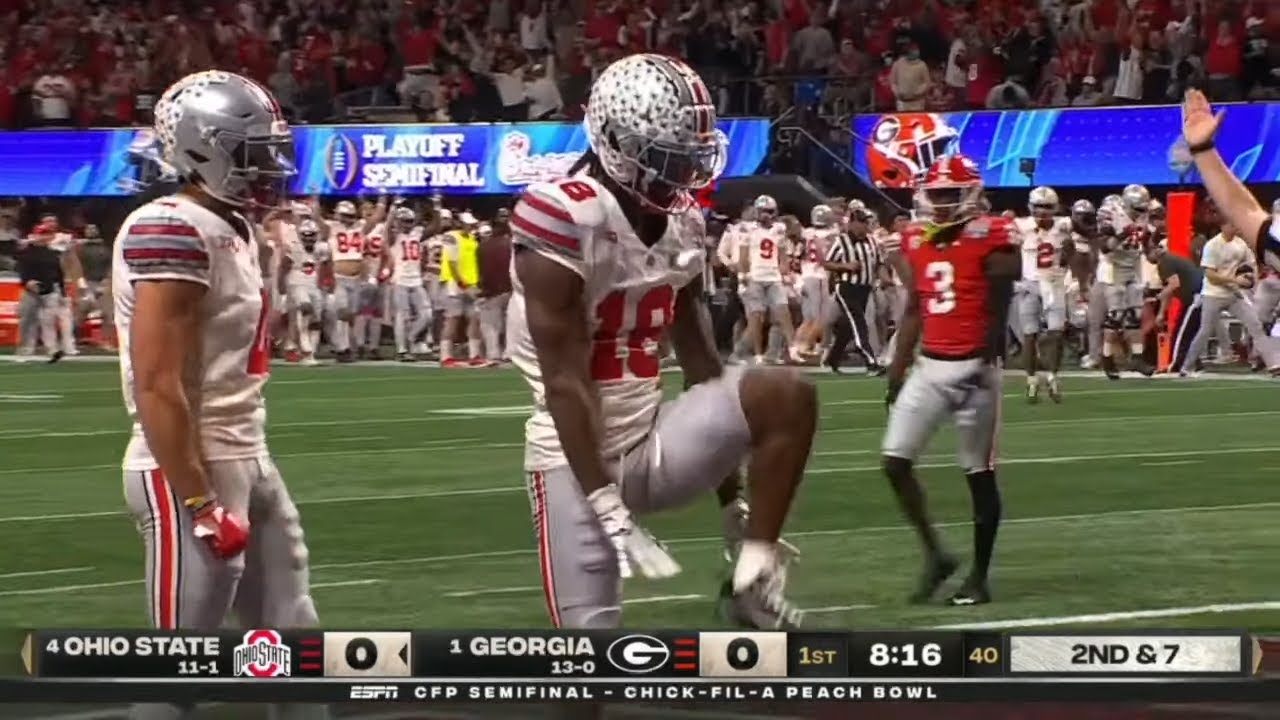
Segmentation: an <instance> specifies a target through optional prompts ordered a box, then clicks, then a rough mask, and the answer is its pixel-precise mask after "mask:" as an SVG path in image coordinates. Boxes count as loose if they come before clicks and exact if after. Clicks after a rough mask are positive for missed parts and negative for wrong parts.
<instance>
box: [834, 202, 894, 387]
mask: <svg viewBox="0 0 1280 720" xmlns="http://www.w3.org/2000/svg"><path fill="white" fill-rule="evenodd" d="M872 219H873V218H872V215H871V211H869V210H866V209H863V208H855V209H854V210H853V211H852V213H851V214H850V216H849V226H848V228H847V232H844V233H841V234H840V236H839V237H837V238H836V241H835V242H833V243H831V247H829V248H828V249H827V257H826V261H825V262H824V263H823V267H825V268H826V269H827V272H829V273H830V274H831V287H832V288H833V290H832V294H833V295H834V300H835V304H836V308H837V310H838V312H837V313H836V322H835V332H834V335H833V337H832V343H831V349H830V350H829V351H828V353H827V357H826V364H827V366H828V367H830V368H831V370H832V371H833V372H836V373H839V372H840V364H841V363H842V362H843V361H844V356H845V350H846V348H847V347H848V345H849V341H850V340H852V341H853V346H854V348H856V349H857V351H858V352H859V353H861V354H862V358H863V360H864V361H865V362H866V365H867V372H868V373H870V374H873V375H883V374H884V368H882V367H881V366H880V364H879V363H877V362H876V354H875V350H874V349H872V347H871V343H870V335H869V334H868V332H867V303H868V302H869V301H870V300H871V291H872V290H873V289H874V286H875V282H876V278H877V274H876V273H877V271H878V269H879V267H880V248H879V247H878V246H877V244H876V242H875V241H874V240H873V239H872V238H871V220H872Z"/></svg>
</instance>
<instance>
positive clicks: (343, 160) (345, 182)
mask: <svg viewBox="0 0 1280 720" xmlns="http://www.w3.org/2000/svg"><path fill="white" fill-rule="evenodd" d="M359 169H360V153H359V152H358V151H357V150H356V143H355V141H354V140H352V139H351V138H349V137H347V136H346V135H343V134H342V133H334V134H333V135H330V136H329V140H328V141H327V142H326V143H325V144H324V179H325V180H327V181H329V185H331V186H332V187H333V189H335V190H346V189H347V188H349V187H351V186H352V185H353V184H355V181H356V174H357V171H358V170H359Z"/></svg>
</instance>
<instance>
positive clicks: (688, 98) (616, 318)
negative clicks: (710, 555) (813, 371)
mask: <svg viewBox="0 0 1280 720" xmlns="http://www.w3.org/2000/svg"><path fill="white" fill-rule="evenodd" d="M711 103H712V98H711V94H710V92H708V90H707V87H706V85H704V84H703V82H702V80H701V78H699V77H698V75H697V74H696V73H695V72H694V71H693V70H691V69H689V67H688V66H687V65H685V64H684V63H682V62H679V61H677V60H673V59H671V58H668V57H665V56H661V55H650V54H640V55H631V56H629V57H626V58H623V59H622V60H618V61H617V62H615V63H613V64H612V65H610V66H609V67H608V68H606V69H605V70H604V72H603V73H601V75H600V77H599V78H598V79H597V80H596V82H595V85H594V86H593V88H592V91H591V99H590V101H589V103H588V106H587V121H586V128H587V138H588V142H589V143H590V150H589V151H588V153H587V154H586V155H585V156H584V157H583V158H582V160H581V161H579V163H578V164H577V166H576V167H575V170H574V171H572V172H571V173H570V175H571V177H569V178H566V179H563V180H559V181H555V182H548V183H539V184H535V185H533V186H531V187H530V188H529V189H528V190H527V191H526V193H525V195H524V197H523V198H522V199H521V201H520V203H519V205H517V206H516V209H515V211H514V213H513V215H512V221H511V227H512V231H513V233H514V236H513V241H514V251H513V256H512V283H513V294H512V299H511V305H510V309H509V312H508V320H509V328H510V332H509V335H510V339H511V343H512V345H511V357H512V360H513V362H514V363H515V365H516V366H517V367H518V368H519V369H520V371H521V372H522V373H523V374H524V376H525V379H526V380H527V381H528V383H529V385H530V387H531V388H532V390H533V397H534V413H533V417H531V418H530V419H529V421H528V423H527V424H526V426H525V427H526V433H527V435H526V445H525V469H526V471H527V472H528V480H529V495H530V498H531V500H532V503H533V517H534V523H535V526H536V528H537V542H538V553H539V559H540V568H541V570H542V573H543V584H544V589H545V591H546V599H547V609H548V610H549V611H550V613H551V617H552V621H553V622H554V623H555V624H556V625H557V626H560V627H570V628H584V627H592V628H609V627H617V626H618V625H619V623H620V622H621V619H622V618H621V615H622V604H621V597H620V594H621V590H622V584H621V582H620V580H621V578H624V577H629V576H631V575H633V574H635V575H643V576H645V577H668V576H671V575H674V574H676V573H677V572H679V570H680V566H679V565H678V564H677V563H676V562H675V560H673V559H672V558H671V556H670V555H668V554H667V551H666V550H665V549H664V548H663V547H662V546H661V545H660V544H659V543H658V542H657V541H655V540H654V539H653V537H652V536H651V535H649V533H648V532H646V531H645V530H644V529H642V528H641V527H640V526H639V525H637V524H636V523H635V521H634V519H633V517H632V514H633V513H648V512H653V511H657V510H663V509H669V508H672V507H676V506H681V505H685V504H688V503H689V502H690V501H691V500H693V499H694V498H695V497H697V496H698V495H699V494H701V493H703V492H707V491H711V490H713V489H716V488H717V486H720V492H718V493H717V494H718V496H719V499H720V501H721V505H722V507H723V509H724V514H725V517H726V518H732V519H733V520H734V521H735V522H734V523H728V522H726V528H725V529H726V534H733V533H735V532H743V533H744V535H741V536H740V537H745V538H746V539H745V540H743V541H742V542H741V544H740V548H739V550H738V553H737V555H738V557H737V561H736V566H735V568H734V570H733V576H732V579H731V580H730V581H727V582H726V586H727V588H726V589H727V597H726V599H725V606H726V607H727V608H729V611H730V613H731V614H732V617H733V618H734V619H735V620H736V621H737V622H740V623H742V624H744V625H748V626H753V627H760V628H764V627H768V628H771V629H774V628H786V627H793V626H795V625H796V623H797V621H798V612H797V611H796V610H795V608H794V607H792V605H791V604H790V603H789V602H787V601H786V600H785V598H784V594H783V591H784V585H785V577H786V574H785V562H784V557H783V555H784V553H783V552H781V551H780V548H779V542H778V540H779V535H780V534H781V532H782V526H783V523H784V521H785V519H786V515H787V513H788V510H789V508H790V506H791V502H792V498H793V497H794V494H795V491H796V489H797V487H798V486H799V483H800V480H801V476H802V474H803V472H804V466H805V463H806V461H807V458H808V454H809V448H810V445H811V443H812V439H813V434H814V431H815V427H816V422H817V394H816V391H815V390H814V387H813V385H812V384H810V383H808V382H806V381H805V380H804V378H802V377H801V376H800V375H799V374H797V373H794V372H785V371H780V370H772V369H771V370H765V369H758V368H753V369H750V370H743V369H739V368H733V369H729V370H725V369H723V368H722V367H721V363H720V358H719V355H718V353H717V352H716V348H715V342H714V339H713V338H712V333H711V327H710V317H709V315H708V312H707V307H706V304H705V302H704V300H703V297H702V274H703V269H704V268H703V263H704V262H705V256H704V252H703V243H704V242H705V238H704V236H705V232H706V229H705V226H704V224H703V219H702V214H701V212H700V211H699V209H698V208H697V206H696V201H695V200H694V199H693V197H692V195H691V193H690V191H691V190H694V189H696V188H698V187H705V186H706V185H707V184H709V183H710V182H711V181H712V180H713V179H714V176H715V172H716V171H717V168H719V167H722V165H721V163H722V159H721V158H722V155H721V153H723V152H724V147H723V145H722V144H721V142H720V140H718V139H717V136H716V134H715V132H714V131H715V115H716V111H715V106H714V105H712V104H711ZM664 335H665V336H666V337H668V338H669V339H670V342H671V344H672V346H673V348H674V349H675V352H676V355H677V357H678V358H679V360H680V364H681V366H682V368H683V370H684V374H685V382H686V383H687V384H688V386H689V387H690V389H689V390H688V391H687V392H685V393H684V394H683V395H681V396H679V397H678V398H676V399H674V400H672V401H670V402H666V403H664V402H663V395H662V389H661V383H660V379H659V368H660V360H661V358H660V357H659V356H658V345H659V339H660V338H662V337H663V336H664ZM748 457H749V458H750V469H749V482H750V499H751V512H750V514H749V516H748V519H747V520H746V526H745V529H743V528H741V527H739V526H737V524H736V521H737V520H738V519H739V518H740V517H741V516H742V515H743V514H744V513H743V512H741V510H742V505H741V503H742V501H741V500H739V499H737V497H736V489H737V487H738V481H737V476H736V470H737V468H738V467H739V465H740V463H742V461H743V460H744V459H746V458H748ZM726 487H727V488H729V489H730V490H732V491H734V492H725V488H726Z"/></svg>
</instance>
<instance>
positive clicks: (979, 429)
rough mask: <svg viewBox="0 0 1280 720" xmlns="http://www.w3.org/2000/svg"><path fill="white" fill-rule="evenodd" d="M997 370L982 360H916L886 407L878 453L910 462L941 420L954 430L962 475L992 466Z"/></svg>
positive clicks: (997, 401) (996, 421)
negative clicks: (887, 418) (890, 403)
mask: <svg viewBox="0 0 1280 720" xmlns="http://www.w3.org/2000/svg"><path fill="white" fill-rule="evenodd" d="M1000 393H1001V387H1000V368H998V367H996V366H993V365H988V364H987V362H986V361H985V360H982V359H972V360H937V359H934V358H929V357H925V356H921V357H920V358H919V359H918V360H917V361H916V365H915V367H914V368H913V369H912V371H911V373H910V374H908V375H907V381H906V382H905V383H903V385H902V390H901V392H899V393H898V399H897V400H896V401H894V403H893V406H892V407H890V408H889V424H888V427H886V428H885V431H884V442H883V444H882V446H881V451H882V452H883V454H885V455H888V456H889V457H896V458H902V459H904V460H911V461H913V462H914V461H915V460H916V459H917V458H919V457H920V454H921V453H922V452H924V449H925V447H926V446H927V445H928V443H929V440H930V439H932V438H933V436H934V434H935V433H937V431H938V427H939V426H940V425H941V424H942V422H943V421H944V420H947V419H951V421H952V422H953V423H954V424H955V426H956V462H957V464H958V465H960V469H962V470H964V472H965V473H966V474H968V473H974V472H979V471H981V470H989V469H992V468H994V467H995V453H996V432H997V430H998V429H999V424H1000Z"/></svg>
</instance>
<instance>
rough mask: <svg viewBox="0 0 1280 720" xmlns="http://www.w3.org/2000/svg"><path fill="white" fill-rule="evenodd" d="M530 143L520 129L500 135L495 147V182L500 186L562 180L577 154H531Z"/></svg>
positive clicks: (577, 156)
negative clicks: (496, 160) (500, 184)
mask: <svg viewBox="0 0 1280 720" xmlns="http://www.w3.org/2000/svg"><path fill="white" fill-rule="evenodd" d="M532 150H533V140H532V139H531V138H530V137H529V136H528V135H527V134H526V133H524V132H521V131H520V130H512V131H510V132H508V133H507V134H506V135H503V136H502V140H501V141H500V142H499V144H498V181H499V182H501V183H502V184H503V185H528V184H530V183H535V182H546V181H549V180H555V179H557V178H562V177H564V176H565V175H567V174H568V173H569V168H571V167H573V163H574V162H576V161H577V160H578V158H579V157H580V156H581V153H543V154H541V155H534V154H533V152H532Z"/></svg>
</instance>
